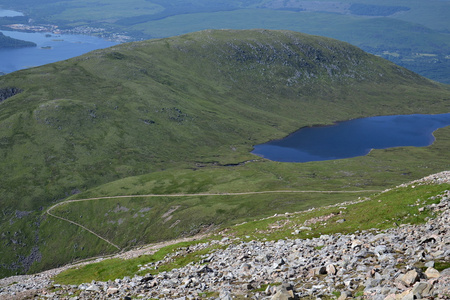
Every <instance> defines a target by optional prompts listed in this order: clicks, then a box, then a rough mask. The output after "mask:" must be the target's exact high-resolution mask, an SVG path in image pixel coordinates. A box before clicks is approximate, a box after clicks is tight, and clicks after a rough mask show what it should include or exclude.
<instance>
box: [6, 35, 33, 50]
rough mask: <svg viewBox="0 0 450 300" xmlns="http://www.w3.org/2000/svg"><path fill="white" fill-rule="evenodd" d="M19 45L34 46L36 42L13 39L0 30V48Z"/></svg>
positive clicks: (18, 46)
mask: <svg viewBox="0 0 450 300" xmlns="http://www.w3.org/2000/svg"><path fill="white" fill-rule="evenodd" d="M21 47H36V44H35V43H33V42H28V41H22V40H18V39H14V38H11V37H9V36H5V35H4V34H3V33H2V32H0V49H2V48H21Z"/></svg>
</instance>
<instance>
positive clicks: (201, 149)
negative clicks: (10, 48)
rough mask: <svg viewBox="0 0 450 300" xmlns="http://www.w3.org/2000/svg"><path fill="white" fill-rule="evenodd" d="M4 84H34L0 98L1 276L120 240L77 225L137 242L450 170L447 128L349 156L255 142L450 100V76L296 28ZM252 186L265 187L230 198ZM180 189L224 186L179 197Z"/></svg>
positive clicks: (213, 35) (89, 253) (104, 56)
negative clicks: (293, 157) (267, 148)
mask: <svg viewBox="0 0 450 300" xmlns="http://www.w3.org/2000/svg"><path fill="white" fill-rule="evenodd" d="M6 88H8V90H11V89H12V88H15V89H17V90H20V91H22V92H21V93H18V94H15V95H14V96H12V97H9V98H7V99H6V100H4V101H2V102H1V103H0V157H2V160H1V161H0V172H1V174H6V175H4V176H2V177H1V178H0V195H1V198H0V204H1V208H2V215H1V223H0V229H1V232H2V236H1V240H0V245H1V246H0V255H1V264H2V266H4V267H2V269H1V270H0V271H1V273H0V274H1V276H7V275H13V274H16V273H24V272H36V271H39V270H42V269H46V268H51V267H55V266H58V265H61V264H65V263H68V262H71V261H75V260H80V259H84V258H88V257H93V256H97V255H103V254H110V253H113V252H115V251H117V249H116V248H115V247H114V246H113V245H112V244H109V243H107V242H106V241H105V240H102V239H100V238H98V237H97V236H95V235H94V234H92V233H91V232H89V231H87V230H85V229H83V228H82V227H80V226H79V225H82V226H85V228H87V229H89V230H91V231H93V232H95V233H96V234H98V235H100V236H101V237H103V238H106V239H107V240H110V241H112V242H113V244H115V245H119V247H120V248H122V249H128V248H130V247H133V246H137V245H142V244H143V243H147V242H151V241H158V240H163V239H171V238H174V237H177V236H180V235H189V234H193V233H196V232H198V231H201V230H204V229H205V228H211V227H217V226H225V225H231V224H233V223H236V222H241V221H249V220H252V219H254V218H255V217H257V216H269V215H273V214H274V213H284V212H289V211H290V212H292V211H298V210H303V209H307V208H311V207H314V206H321V205H328V204H332V203H336V202H343V201H347V200H353V199H355V198H357V197H365V196H368V195H370V194H371V193H373V191H380V190H383V189H385V188H387V187H392V186H394V185H396V184H399V183H402V182H405V181H409V180H412V179H416V178H420V177H422V176H424V175H428V174H430V173H434V172H437V171H442V170H446V169H448V168H449V162H450V159H449V155H450V153H449V152H448V148H449V146H450V134H449V130H450V129H449V128H444V129H441V130H439V131H437V132H436V134H435V136H436V138H437V141H436V142H435V143H434V144H433V145H432V146H430V147H426V148H411V147H404V148H395V149H388V150H377V151H372V152H371V153H370V154H369V155H368V156H365V157H358V158H352V159H346V160H338V161H326V162H311V163H305V164H290V163H276V162H270V161H266V160H263V159H260V158H258V157H256V156H254V155H251V154H249V151H250V150H251V149H252V146H253V145H255V144H258V143H262V142H265V141H268V140H270V139H275V138H280V137H283V136H285V135H287V134H289V133H290V132H292V131H294V130H296V129H298V128H300V127H303V126H311V125H317V124H330V123H332V122H335V121H338V120H346V119H351V118H357V117H364V116H373V115H386V114H409V113H444V112H448V111H449V105H450V101H448V100H449V99H450V89H449V88H448V86H446V85H442V84H438V83H435V82H432V81H430V80H427V79H425V78H423V77H420V76H418V75H417V74H414V73H412V72H410V71H408V70H406V69H403V68H401V67H398V66H396V65H394V64H392V63H389V62H388V61H385V60H383V59H381V58H379V57H375V56H373V55H369V54H367V53H365V52H363V51H361V50H360V49H358V48H355V47H353V46H351V45H349V44H346V43H342V42H338V41H336V40H332V39H328V38H322V37H316V36H309V35H305V34H300V33H295V32H290V31H268V30H249V31H232V30H222V31H203V32H199V33H194V34H189V35H184V36H180V37H174V38H169V39H160V40H150V41H144V42H137V43H130V44H123V45H118V46H115V47H112V48H109V49H104V50H98V51H94V52H91V53H89V54H86V55H83V56H80V57H77V58H74V59H70V60H67V61H63V62H58V63H55V64H50V65H46V66H42V67H39V68H33V69H28V70H23V71H19V72H15V73H13V74H9V75H6V76H2V77H0V89H6ZM368 190H370V191H368ZM279 191H282V192H281V193H275V192H279ZM283 191H284V192H283ZM285 191H308V192H307V193H289V192H285ZM311 191H315V192H311ZM321 191H325V192H327V191H343V192H344V193H323V192H321ZM244 192H268V193H261V194H254V193H251V194H229V195H227V193H244ZM318 192H319V193H318ZM182 193H184V194H199V193H208V194H211V193H212V194H217V193H222V194H223V195H187V196H181V197H180V196H177V197H174V194H182ZM150 194H159V195H161V196H160V197H153V196H152V197H128V198H120V197H115V199H102V200H95V201H94V200H93V201H79V202H70V203H64V204H62V205H60V206H57V207H55V208H54V209H52V211H51V212H52V213H53V214H55V215H56V216H60V217H63V218H66V219H68V220H70V221H72V222H75V223H77V224H78V225H76V224H71V223H69V222H67V221H65V220H61V219H57V218H55V217H52V216H49V215H47V214H46V210H47V209H48V208H50V207H51V206H52V205H54V204H56V203H59V202H61V201H63V199H66V198H69V199H85V198H92V197H104V196H121V195H150ZM175 208H176V210H174V209H175ZM172 210H173V211H172ZM169 211H172V212H171V213H170V214H169V215H166V214H167V213H168V212H169ZM165 215H166V216H165ZM169 217H171V218H170V219H169Z"/></svg>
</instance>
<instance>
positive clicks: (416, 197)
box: [55, 184, 450, 284]
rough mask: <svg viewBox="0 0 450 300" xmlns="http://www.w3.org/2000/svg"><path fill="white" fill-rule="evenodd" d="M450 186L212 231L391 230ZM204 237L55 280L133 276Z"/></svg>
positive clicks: (273, 235)
mask: <svg viewBox="0 0 450 300" xmlns="http://www.w3.org/2000/svg"><path fill="white" fill-rule="evenodd" d="M449 187H450V185H449V184H441V185H422V186H416V187H415V188H411V186H408V187H402V188H396V189H393V190H391V191H389V192H385V193H381V194H378V195H375V196H373V197H371V199H370V200H369V201H366V202H362V203H358V204H352V205H345V207H346V208H345V209H343V208H341V207H331V208H323V209H316V210H312V211H308V212H302V213H298V214H293V215H289V216H286V215H284V214H281V215H278V216H274V217H271V218H265V219H261V220H251V221H249V222H246V223H244V224H241V225H237V226H230V227H227V228H222V230H220V231H219V230H218V231H216V232H215V233H216V234H215V235H212V238H214V239H217V238H219V239H220V238H222V237H223V236H228V237H231V238H238V239H239V240H246V241H248V240H278V239H286V238H302V239H305V238H311V237H318V236H320V235H322V234H336V233H341V234H351V233H355V232H356V231H362V230H372V231H376V230H377V229H378V230H380V229H381V230H382V229H387V228H392V227H395V226H398V225H400V224H421V223H424V222H425V221H426V219H427V218H430V217H434V216H435V214H433V213H431V212H430V211H428V210H424V211H422V212H420V211H418V208H419V207H423V206H425V205H430V204H433V203H437V202H438V201H439V199H440V197H434V196H436V195H440V194H442V193H443V191H445V190H446V189H448V188H449ZM371 211H376V212H377V214H371V213H370V212H371ZM331 214H334V215H331ZM321 216H329V217H327V218H326V219H325V221H320V222H316V223H312V222H311V223H312V224H309V223H307V224H306V225H307V226H310V228H311V230H310V231H309V230H301V231H300V232H299V233H298V234H296V235H294V233H293V232H294V231H295V230H296V229H298V228H299V227H302V226H304V225H305V221H307V220H311V219H312V218H317V217H321ZM339 219H345V222H341V223H338V222H336V221H337V220H339ZM210 238H211V237H210ZM205 241H207V239H205V240H202V241H195V242H191V243H186V242H184V243H180V244H176V245H172V246H168V247H165V248H162V249H160V250H159V251H158V252H157V253H155V254H154V255H149V256H141V257H139V258H135V259H130V260H122V259H113V260H110V259H107V260H104V261H102V262H100V263H93V264H90V265H87V266H83V267H81V268H74V269H69V270H67V271H65V272H63V273H61V274H59V275H58V276H56V278H55V280H56V282H58V283H63V284H80V283H83V282H91V281H92V280H101V281H107V280H114V279H116V278H123V277H124V276H133V275H134V274H139V267H138V265H144V264H148V263H151V262H156V261H159V260H162V259H163V258H164V256H165V255H167V254H169V253H173V252H175V251H178V250H179V249H180V248H183V247H186V246H189V244H192V243H199V242H205ZM208 251H210V252H212V251H214V248H213V247H210V248H207V249H205V250H202V251H201V252H200V251H199V252H198V253H196V252H194V253H190V254H189V255H188V256H187V257H185V256H175V257H174V258H173V259H172V261H171V262H170V263H168V264H167V265H165V264H162V265H160V266H159V268H158V269H156V270H150V272H151V273H152V274H157V273H158V272H162V271H165V270H170V269H172V268H177V267H180V266H184V265H186V264H188V263H189V262H190V261H199V260H200V259H201V255H202V254H204V253H205V252H206V253H208ZM447 264H448V262H447ZM145 272H149V270H146V271H145ZM142 275H143V274H142Z"/></svg>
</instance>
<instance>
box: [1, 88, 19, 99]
mask: <svg viewBox="0 0 450 300" xmlns="http://www.w3.org/2000/svg"><path fill="white" fill-rule="evenodd" d="M22 92H23V90H21V89H19V88H15V87H10V88H4V89H0V102H2V101H4V100H6V99H8V98H10V97H12V96H14V95H17V94H19V93H22Z"/></svg>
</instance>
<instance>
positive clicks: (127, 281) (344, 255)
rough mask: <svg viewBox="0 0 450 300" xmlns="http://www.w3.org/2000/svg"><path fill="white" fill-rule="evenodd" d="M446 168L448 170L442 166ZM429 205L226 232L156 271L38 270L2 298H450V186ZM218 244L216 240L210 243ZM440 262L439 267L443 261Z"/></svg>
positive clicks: (145, 267)
mask: <svg viewBox="0 0 450 300" xmlns="http://www.w3.org/2000/svg"><path fill="white" fill-rule="evenodd" d="M442 176H447V177H446V180H445V181H444V182H448V180H449V178H450V173H442V175H441V177H439V181H441V182H442V181H443V180H442V179H443V178H442ZM439 198H440V202H439V203H438V204H433V205H429V206H426V207H424V209H427V210H431V211H435V212H438V213H439V215H438V217H436V218H434V219H429V220H428V222H427V223H426V224H423V225H402V226H400V227H397V228H393V229H389V230H384V231H381V230H376V229H374V230H368V231H363V232H356V233H354V234H348V235H343V234H335V235H322V236H320V237H318V238H312V239H307V240H302V239H283V240H278V241H249V242H243V241H241V240H239V239H238V238H233V237H225V238H223V239H222V240H212V241H210V242H208V243H200V244H197V245H195V246H190V247H185V248H181V249H179V250H178V251H177V252H175V253H172V254H170V255H168V256H166V257H165V258H164V259H163V260H162V261H159V262H155V263H150V264H146V265H141V266H140V271H141V273H142V274H143V273H146V272H147V271H148V273H150V271H151V270H155V269H158V267H159V266H161V265H163V264H165V263H167V262H170V261H171V260H173V258H174V257H175V256H183V255H185V254H187V253H192V252H195V251H199V250H202V249H206V248H212V249H216V250H212V251H211V252H210V253H209V254H206V255H204V256H203V257H202V259H201V261H199V262H197V263H190V264H188V265H187V266H185V267H182V268H179V269H174V270H172V271H169V272H161V273H159V274H158V275H150V274H147V275H145V276H134V277H133V278H129V277H125V278H122V279H116V280H114V281H108V282H95V281H93V282H90V283H85V284H80V285H73V286H60V285H54V284H53V283H52V282H51V280H49V279H48V277H45V276H42V275H41V274H39V275H34V276H29V277H27V279H26V280H22V279H25V277H21V278H16V279H15V280H21V281H20V282H19V283H15V284H10V285H7V286H3V287H2V288H0V298H2V299H14V297H16V299H21V297H23V295H24V294H25V293H30V291H34V292H33V293H34V294H35V295H38V296H39V297H44V298H47V299H73V300H75V299H133V298H136V297H138V298H142V299H154V298H159V299H198V298H204V297H209V298H211V299H213V298H214V299H233V298H234V297H235V296H237V295H242V296H246V297H250V298H253V299H270V300H278V299H301V298H304V297H313V298H317V297H324V296H328V297H335V298H338V299H349V298H355V297H356V298H361V299H380V300H381V299H386V300H387V299H392V300H394V299H421V298H429V299H450V298H449V297H450V268H447V269H444V270H440V271H438V270H437V269H436V268H437V266H436V265H437V262H439V263H441V265H442V262H445V263H446V264H448V263H449V258H450V235H449V232H450V191H445V192H444V193H442V194H441V195H439ZM212 246H214V247H212ZM439 269H440V268H439Z"/></svg>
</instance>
